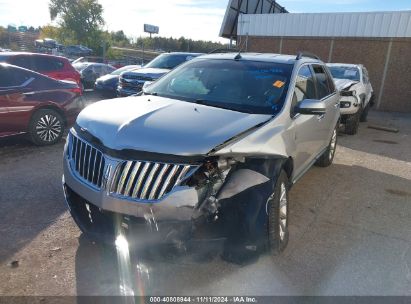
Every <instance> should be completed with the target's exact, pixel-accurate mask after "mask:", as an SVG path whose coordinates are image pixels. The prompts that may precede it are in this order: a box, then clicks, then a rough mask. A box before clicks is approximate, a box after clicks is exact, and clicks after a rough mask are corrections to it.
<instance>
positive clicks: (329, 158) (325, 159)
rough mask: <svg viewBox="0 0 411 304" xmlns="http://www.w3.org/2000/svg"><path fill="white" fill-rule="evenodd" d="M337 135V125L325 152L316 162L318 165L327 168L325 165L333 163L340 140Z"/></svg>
mask: <svg viewBox="0 0 411 304" xmlns="http://www.w3.org/2000/svg"><path fill="white" fill-rule="evenodd" d="M337 135H338V130H337V127H335V129H334V131H333V135H332V137H331V140H330V143H329V144H328V147H327V149H326V150H325V151H324V153H323V154H322V155H321V156H320V158H319V159H318V160H317V162H316V163H315V165H316V166H317V167H323V168H325V167H329V166H331V164H332V163H333V161H334V156H335V151H336V149H337V142H338V140H337V139H338V136H337Z"/></svg>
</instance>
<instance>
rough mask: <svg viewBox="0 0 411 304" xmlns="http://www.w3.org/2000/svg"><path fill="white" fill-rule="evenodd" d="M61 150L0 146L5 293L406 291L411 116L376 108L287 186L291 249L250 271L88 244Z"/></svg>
mask: <svg viewBox="0 0 411 304" xmlns="http://www.w3.org/2000/svg"><path fill="white" fill-rule="evenodd" d="M369 124H382V125H389V126H395V127H398V128H399V129H400V132H399V133H389V132H384V131H378V130H373V129H369V128H368V127H367V126H368V125H369ZM63 145H64V142H61V143H60V144H57V145H55V146H52V147H41V148H40V147H35V146H33V145H31V144H30V143H29V142H28V141H27V140H25V138H24V136H19V137H15V138H10V139H2V140H0V214H1V221H0V244H1V246H0V273H1V274H2V279H1V280H0V294H1V295H39V296H40V295H41V296H51V295H53V296H56V295H60V296H61V295H117V294H122V292H124V288H126V289H127V287H131V288H132V289H133V292H134V294H135V295H150V296H151V295H250V296H251V295H345V296H347V295H409V296H411V220H410V219H411V116H410V115H406V114H394V113H381V112H372V113H371V114H370V122H369V123H364V124H361V128H360V131H359V134H358V135H356V136H348V135H344V134H341V136H340V138H339V146H338V150H337V155H336V159H335V163H334V165H333V166H331V167H329V168H326V169H323V168H312V169H311V170H309V172H308V173H307V174H306V175H305V176H304V177H303V178H302V179H301V180H300V181H299V182H298V183H297V184H296V185H295V186H294V187H293V189H292V190H291V193H290V201H291V202H290V209H291V214H290V242H289V246H288V248H287V249H286V251H285V252H284V253H283V254H282V255H281V256H279V257H271V256H269V255H268V254H262V255H259V256H256V257H255V259H254V260H252V261H250V262H249V263H248V264H246V265H243V266H239V265H236V264H231V263H228V262H226V261H224V260H222V259H221V257H220V252H219V249H218V248H214V247H212V246H208V245H205V246H203V247H201V248H196V250H194V251H188V252H186V253H181V252H180V253H176V252H173V251H170V250H168V249H164V248H151V249H147V250H145V251H144V250H143V251H144V253H141V252H140V251H135V252H134V251H133V252H131V253H130V258H129V259H124V255H119V253H118V252H117V251H116V250H115V249H114V248H112V247H109V246H105V245H100V244H96V243H93V242H91V241H89V240H88V239H86V238H85V237H83V236H82V234H81V232H80V231H79V229H78V228H77V227H76V225H75V224H74V222H73V220H72V219H71V217H70V215H69V213H68V212H67V208H66V206H65V203H64V198H63V193H62V188H61V176H62V152H63ZM120 286H122V287H120Z"/></svg>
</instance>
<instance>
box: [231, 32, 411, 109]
mask: <svg viewBox="0 0 411 304" xmlns="http://www.w3.org/2000/svg"><path fill="white" fill-rule="evenodd" d="M241 38H242V41H243V42H241ZM239 42H240V44H242V45H245V37H240V40H239ZM247 46H248V51H252V52H265V53H282V54H297V53H298V52H299V51H307V52H311V53H314V54H316V55H318V56H320V57H321V59H322V60H323V61H325V62H327V61H328V60H329V58H331V62H343V63H362V64H364V65H365V66H366V67H367V69H368V71H369V73H370V79H371V81H372V85H373V87H374V91H375V93H376V97H377V102H378V108H379V109H381V110H387V111H398V112H411V39H410V38H406V39H394V40H391V39H388V38H383V39H371V38H306V37H295V38H294V37H293V38H289V37H284V38H278V37H249V38H248V41H247ZM384 72H386V73H385V78H384ZM384 80H385V81H384ZM383 81H384V84H383ZM381 90H382V91H381Z"/></svg>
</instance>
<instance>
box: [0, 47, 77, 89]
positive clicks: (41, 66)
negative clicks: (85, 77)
mask: <svg viewBox="0 0 411 304" xmlns="http://www.w3.org/2000/svg"><path fill="white" fill-rule="evenodd" d="M0 62H5V63H9V64H12V65H16V66H19V67H22V68H25V69H28V70H32V71H35V72H38V73H40V74H43V75H46V76H49V77H51V78H54V79H57V80H70V81H74V82H76V83H77V84H80V74H79V73H78V72H77V71H76V70H75V69H74V68H73V66H72V65H71V63H70V62H69V61H68V59H67V58H64V57H59V56H53V55H46V54H36V53H26V52H6V53H1V54H0Z"/></svg>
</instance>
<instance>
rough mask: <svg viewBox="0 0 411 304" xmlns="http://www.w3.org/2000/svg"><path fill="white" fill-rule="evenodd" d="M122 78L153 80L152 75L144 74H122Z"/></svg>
mask: <svg viewBox="0 0 411 304" xmlns="http://www.w3.org/2000/svg"><path fill="white" fill-rule="evenodd" d="M122 79H132V80H140V81H153V78H152V77H149V76H144V75H133V74H128V75H123V77H122Z"/></svg>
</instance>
